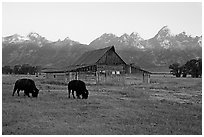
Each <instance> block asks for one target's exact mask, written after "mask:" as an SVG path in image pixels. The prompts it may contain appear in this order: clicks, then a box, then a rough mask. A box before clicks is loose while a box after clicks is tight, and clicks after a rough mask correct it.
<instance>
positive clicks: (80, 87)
mask: <svg viewBox="0 0 204 137" xmlns="http://www.w3.org/2000/svg"><path fill="white" fill-rule="evenodd" d="M71 91H72V95H73V98H75V96H74V91H76V96H77V98H79V99H80V95H82V99H87V98H88V95H89V92H88V90H87V89H86V85H85V83H84V82H83V81H81V80H72V81H70V82H69V83H68V92H69V93H68V94H69V98H70V93H71Z"/></svg>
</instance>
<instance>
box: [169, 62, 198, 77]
mask: <svg viewBox="0 0 204 137" xmlns="http://www.w3.org/2000/svg"><path fill="white" fill-rule="evenodd" d="M169 69H170V73H171V74H173V75H175V76H176V77H181V76H182V77H186V76H187V75H191V77H193V78H198V77H202V59H201V58H199V59H191V60H189V61H187V62H186V63H185V64H184V65H181V64H179V63H173V64H171V65H170V66H169Z"/></svg>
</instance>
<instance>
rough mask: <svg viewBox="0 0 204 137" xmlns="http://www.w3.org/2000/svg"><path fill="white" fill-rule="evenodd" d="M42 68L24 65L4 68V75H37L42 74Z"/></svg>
mask: <svg viewBox="0 0 204 137" xmlns="http://www.w3.org/2000/svg"><path fill="white" fill-rule="evenodd" d="M40 71H41V66H31V65H29V64H23V65H15V66H13V67H12V66H3V67H2V73H3V74H26V75H27V74H30V75H35V74H36V73H40Z"/></svg>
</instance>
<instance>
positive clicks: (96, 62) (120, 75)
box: [44, 46, 150, 84]
mask: <svg viewBox="0 0 204 137" xmlns="http://www.w3.org/2000/svg"><path fill="white" fill-rule="evenodd" d="M44 72H45V73H46V78H49V79H58V80H59V79H62V80H65V81H66V82H69V81H71V80H73V79H80V80H83V81H86V83H113V84H121V83H122V84H125V83H126V81H127V80H126V79H132V78H134V79H135V77H136V79H137V81H140V82H145V83H149V81H150V72H148V71H145V70H143V69H141V68H139V67H137V66H135V65H133V64H127V63H125V61H123V60H122V58H121V57H120V56H119V55H118V54H117V53H116V51H115V48H114V46H111V47H106V48H103V49H97V50H92V51H88V52H85V53H84V54H82V55H81V56H80V57H79V58H78V59H77V60H76V61H75V62H74V63H73V64H72V65H70V66H68V67H67V68H66V69H65V70H57V71H44ZM131 81H132V80H131ZM134 81H135V80H134ZM133 83H134V82H133Z"/></svg>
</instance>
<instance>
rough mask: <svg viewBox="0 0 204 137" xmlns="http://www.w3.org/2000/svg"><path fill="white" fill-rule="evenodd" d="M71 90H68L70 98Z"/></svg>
mask: <svg viewBox="0 0 204 137" xmlns="http://www.w3.org/2000/svg"><path fill="white" fill-rule="evenodd" d="M70 93H71V90H69V89H68V98H70Z"/></svg>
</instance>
